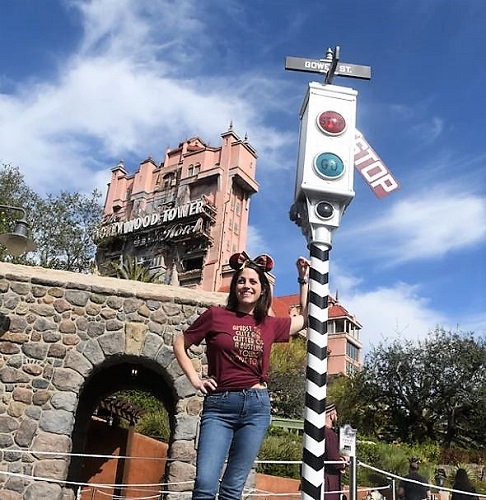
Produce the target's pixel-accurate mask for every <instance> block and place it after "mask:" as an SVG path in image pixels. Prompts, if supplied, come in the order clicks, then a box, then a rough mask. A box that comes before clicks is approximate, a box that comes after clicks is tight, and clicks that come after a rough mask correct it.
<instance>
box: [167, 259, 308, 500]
mask: <svg viewBox="0 0 486 500" xmlns="http://www.w3.org/2000/svg"><path fill="white" fill-rule="evenodd" d="M229 264H230V266H231V267H232V268H233V269H234V270H235V273H234V275H233V277H232V280H231V284H230V292H229V296H228V300H227V305H226V307H217V306H214V307H210V308H209V309H207V310H206V311H205V312H203V313H202V314H201V315H200V316H199V317H198V318H197V319H196V321H194V323H193V324H192V325H191V326H190V327H189V328H188V329H187V330H186V331H185V332H184V333H183V335H180V336H178V337H176V338H175V339H174V354H175V356H176V358H177V361H178V362H179V365H180V366H181V368H182V370H183V371H184V373H185V374H186V376H187V377H188V379H189V380H190V382H191V384H192V385H193V386H194V388H195V389H196V390H198V391H200V392H201V393H202V394H203V395H204V402H203V410H202V415H201V422H200V430H199V440H198V447H197V457H196V479H195V483H194V489H193V493H192V498H193V500H212V499H215V498H216V496H218V499H219V500H236V499H240V498H241V495H242V492H243V488H244V486H245V483H246V480H247V478H248V475H249V473H250V471H251V469H252V467H253V464H254V461H255V459H256V457H257V454H258V451H259V449H260V445H261V443H262V441H263V438H264V437H265V434H266V432H267V428H268V426H269V424H270V398H269V394H268V390H267V382H268V369H269V363H270V350H271V347H272V344H273V343H275V342H288V341H289V338H290V336H296V335H298V333H299V331H300V330H302V329H303V328H304V327H305V326H306V323H307V295H308V278H309V268H310V262H309V261H308V260H307V259H305V258H304V257H299V259H298V260H297V263H296V265H297V271H298V282H299V284H300V304H301V310H302V314H301V315H298V316H294V317H292V318H290V317H287V318H277V317H274V316H270V315H269V310H270V306H271V303H272V293H271V286H270V282H269V280H268V277H267V275H266V273H267V272H269V271H270V270H271V269H272V268H273V259H272V258H271V257H270V256H269V255H266V254H264V255H261V256H259V257H257V258H256V259H253V260H252V259H250V258H249V256H248V255H247V254H246V253H244V252H243V253H238V254H234V255H232V256H231V258H230V261H229ZM203 341H205V343H206V356H207V361H208V376H207V377H206V378H202V379H201V378H200V377H199V375H198V373H197V372H196V370H195V368H194V365H193V364H192V362H191V358H190V356H189V353H188V350H189V349H190V347H191V346H193V345H199V344H201V342H203ZM226 459H227V464H226V468H225V469H224V473H223V475H222V477H221V474H222V472H223V468H224V464H225V460H226Z"/></svg>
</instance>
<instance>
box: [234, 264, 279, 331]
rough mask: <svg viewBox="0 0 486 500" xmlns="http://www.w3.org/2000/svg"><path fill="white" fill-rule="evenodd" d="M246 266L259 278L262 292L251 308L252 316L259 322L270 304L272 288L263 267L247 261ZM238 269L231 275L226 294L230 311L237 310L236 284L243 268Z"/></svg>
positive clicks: (266, 312)
mask: <svg viewBox="0 0 486 500" xmlns="http://www.w3.org/2000/svg"><path fill="white" fill-rule="evenodd" d="M245 267H246V268H249V269H253V270H254V271H255V272H256V273H257V274H258V279H259V280H260V284H261V286H262V294H261V295H260V297H259V298H258V300H257V303H256V305H255V309H254V310H253V316H254V318H255V319H256V320H257V322H258V323H261V322H262V321H263V320H264V319H265V318H266V317H267V316H268V311H269V309H270V306H271V305H272V289H271V287H270V282H269V281H268V278H267V275H266V274H265V272H264V271H263V269H262V268H261V267H259V266H256V265H254V264H253V263H248V264H247V265H246V266H245ZM245 267H243V268H242V269H239V270H238V271H235V272H234V274H233V277H232V278H231V284H230V292H229V295H228V302H227V304H226V308H227V309H229V310H230V311H237V310H238V306H239V303H238V297H237V296H236V284H237V282H238V278H239V277H240V274H241V272H242V271H243V269H245Z"/></svg>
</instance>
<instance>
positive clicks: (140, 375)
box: [67, 354, 177, 491]
mask: <svg viewBox="0 0 486 500" xmlns="http://www.w3.org/2000/svg"><path fill="white" fill-rule="evenodd" d="M173 379H174V377H173V375H172V374H171V373H170V371H169V372H168V371H166V370H164V369H162V366H161V365H160V364H159V363H157V362H155V361H154V360H151V359H147V358H142V357H139V356H134V355H126V354H123V355H116V356H112V357H110V358H109V359H107V360H105V361H104V362H103V363H101V364H100V365H97V366H95V367H94V369H93V371H92V373H91V375H90V376H89V377H88V378H87V379H86V382H85V384H84V386H83V387H82V389H81V391H80V392H79V402H78V405H77V410H76V414H75V423H74V428H73V432H72V435H71V439H72V453H73V454H74V456H73V458H72V459H71V462H70V464H69V469H68V474H67V481H68V484H76V483H86V482H87V481H88V479H89V477H90V474H88V475H87V474H86V473H85V471H86V469H87V468H88V469H91V467H86V466H89V464H88V461H89V460H90V459H89V458H85V457H84V456H83V455H85V454H88V455H89V453H90V450H89V446H87V442H88V441H89V437H90V432H91V430H92V426H91V423H92V422H91V420H92V415H93V410H94V408H95V407H96V406H97V404H98V403H99V402H100V401H101V400H102V399H103V398H105V397H106V396H107V395H110V394H112V393H114V392H116V391H119V390H125V389H138V390H143V391H147V392H150V393H151V394H153V395H154V396H156V397H157V399H159V400H160V401H161V402H162V403H163V404H164V406H165V408H166V410H167V413H168V414H169V417H170V420H171V422H170V425H171V434H173V433H174V430H175V427H176V424H175V415H176V400H177V394H176V393H175V391H174V387H173V384H172V380H173ZM110 453H111V450H109V449H106V450H103V454H110ZM120 454H121V455H124V454H125V453H120ZM102 462H103V461H101V463H102ZM120 462H121V463H122V462H123V461H120ZM110 482H121V481H110ZM144 482H147V481H144ZM72 489H73V490H74V491H76V490H77V488H76V487H73V488H72Z"/></svg>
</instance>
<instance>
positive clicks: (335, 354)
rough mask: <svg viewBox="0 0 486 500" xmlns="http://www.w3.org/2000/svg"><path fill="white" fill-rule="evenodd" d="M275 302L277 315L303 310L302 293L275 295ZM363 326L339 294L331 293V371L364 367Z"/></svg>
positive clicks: (329, 340)
mask: <svg viewBox="0 0 486 500" xmlns="http://www.w3.org/2000/svg"><path fill="white" fill-rule="evenodd" d="M272 306H273V310H274V313H275V315H276V316H281V317H285V316H288V315H290V316H295V315H297V314H299V312H300V305H299V295H297V294H296V295H285V296H282V297H275V298H274V300H273V304H272ZM361 328H362V325H361V324H360V323H359V321H358V320H357V319H356V317H355V316H353V315H352V314H350V313H349V312H348V311H347V310H346V309H345V308H344V307H343V306H342V305H341V304H340V303H339V302H338V300H337V298H333V297H331V296H329V297H328V321H327V333H328V342H327V348H328V358H327V373H328V375H339V374H344V375H351V374H352V373H354V372H356V371H357V370H360V369H361V366H362V350H363V344H362V343H361V341H360V338H359V333H360V330H361ZM304 335H305V331H304Z"/></svg>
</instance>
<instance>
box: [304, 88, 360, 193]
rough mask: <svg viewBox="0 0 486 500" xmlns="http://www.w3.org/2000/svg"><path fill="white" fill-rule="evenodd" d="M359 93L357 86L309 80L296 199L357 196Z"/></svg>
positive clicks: (305, 101) (305, 100)
mask: <svg viewBox="0 0 486 500" xmlns="http://www.w3.org/2000/svg"><path fill="white" fill-rule="evenodd" d="M356 95H357V92H356V91H355V90H353V89H349V88H345V87H338V86H335V85H322V84H320V83H316V82H311V83H309V88H308V91H307V94H306V97H305V99H304V102H303V105H302V109H301V112H300V119H301V126H300V136H299V152H298V159H297V177H296V185H295V199H296V200H299V199H302V198H303V197H304V196H312V197H318V198H322V197H325V196H327V195H331V196H332V198H333V199H335V198H339V199H347V200H351V199H352V198H353V197H354V190H353V177H354V142H355V129H356ZM321 195H322V196H321Z"/></svg>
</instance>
